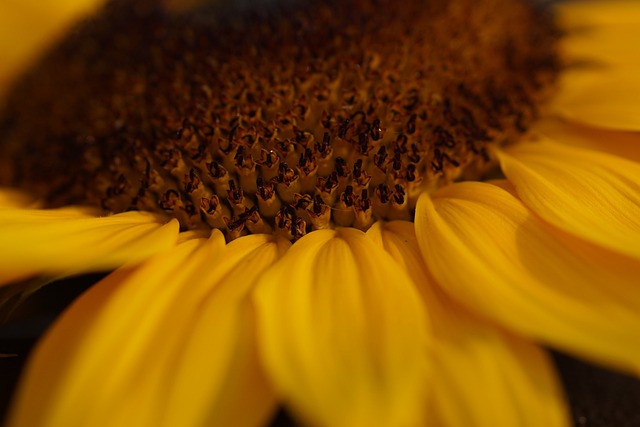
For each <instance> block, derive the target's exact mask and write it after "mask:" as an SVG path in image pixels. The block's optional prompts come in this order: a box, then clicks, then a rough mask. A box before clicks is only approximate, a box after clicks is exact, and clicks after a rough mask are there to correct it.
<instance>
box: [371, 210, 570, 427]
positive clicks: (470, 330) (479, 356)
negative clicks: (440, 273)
mask: <svg viewBox="0 0 640 427" xmlns="http://www.w3.org/2000/svg"><path fill="white" fill-rule="evenodd" d="M367 235H368V236H369V237H371V238H372V239H373V240H374V241H376V242H377V243H378V245H380V246H383V247H384V249H385V250H386V251H387V252H388V253H389V254H390V255H391V256H392V257H393V258H394V259H395V260H396V261H397V262H398V263H399V264H400V265H402V266H403V267H404V269H405V271H407V273H409V275H410V276H411V278H412V279H413V282H414V283H415V284H416V285H417V286H418V288H419V290H420V293H421V294H422V297H423V301H424V304H425V306H426V307H427V312H428V313H429V315H430V318H431V319H432V322H431V323H432V325H433V335H434V344H433V345H432V354H431V355H432V363H433V364H434V366H433V379H432V381H430V383H429V384H430V385H431V386H432V389H431V390H429V397H430V399H429V403H428V405H427V408H428V411H429V413H428V415H427V416H428V419H429V420H430V421H432V423H433V425H443V426H451V427H454V426H459V427H474V426H477V427H480V426H487V427H493V426H496V425H499V426H514V427H515V426H522V427H524V426H531V427H537V426H568V425H570V423H569V418H568V416H567V411H566V407H565V400H564V396H563V393H562V389H561V386H560V384H559V381H558V378H557V377H556V374H555V372H554V367H553V363H552V362H551V361H550V360H549V357H548V355H547V354H546V353H545V352H544V351H543V350H541V349H540V348H539V347H537V346H536V345H534V344H533V343H531V342H529V341H526V340H524V339H521V338H518V337H515V336H513V335H510V334H508V333H506V332H504V331H502V330H500V329H498V328H496V327H494V326H492V325H491V324H489V323H488V322H487V321H484V320H482V319H480V318H478V317H475V316H473V315H472V314H470V313H469V312H468V311H467V310H466V309H465V308H463V307H462V306H460V305H459V304H458V303H456V302H455V301H453V300H451V299H450V298H448V296H447V295H445V294H443V293H442V292H441V291H440V289H438V288H437V287H435V286H434V285H433V281H432V279H431V277H430V276H429V273H428V271H427V269H426V266H425V264H424V262H423V260H422V255H421V254H420V249H419V247H418V242H417V240H416V237H415V232H414V226H413V224H411V223H408V222H392V223H389V224H384V225H382V224H380V223H378V224H375V225H374V226H373V227H372V228H371V229H369V231H368V232H367Z"/></svg>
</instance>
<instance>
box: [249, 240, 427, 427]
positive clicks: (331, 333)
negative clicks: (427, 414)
mask: <svg viewBox="0 0 640 427" xmlns="http://www.w3.org/2000/svg"><path fill="white" fill-rule="evenodd" d="M419 298H420V297H419V295H418V294H417V292H416V290H415V289H414V288H413V285H412V283H411V280H410V279H409V277H407V276H406V274H405V273H404V272H403V271H402V270H401V269H400V268H399V267H398V265H397V264H396V263H395V262H394V261H393V259H391V257H390V256H389V255H388V254H386V253H385V252H384V251H383V250H382V249H380V248H378V247H376V246H375V245H373V244H372V242H371V241H370V240H369V239H368V238H367V237H366V236H365V235H364V233H362V232H361V231H358V230H355V229H339V230H338V231H334V230H320V231H314V232H312V233H310V234H308V235H306V236H305V237H303V238H302V239H300V240H299V241H298V242H297V243H295V244H294V245H293V247H292V249H291V250H290V251H289V252H288V253H287V254H286V255H285V257H284V258H283V259H282V260H281V261H280V262H279V263H278V264H276V265H275V266H274V267H273V268H272V269H271V270H269V271H268V272H267V273H266V274H265V276H264V277H263V279H262V280H261V281H260V282H259V285H258V287H257V288H256V295H255V302H256V308H257V314H258V337H259V343H260V350H261V354H262V355H263V357H264V361H265V366H266V368H267V372H268V374H269V377H270V378H271V379H272V381H273V383H274V386H275V387H276V389H277V390H278V392H279V394H280V395H281V396H282V398H283V400H284V402H285V404H286V405H288V406H289V407H291V409H292V410H293V412H294V413H295V414H296V415H297V416H299V417H300V418H301V419H303V420H305V421H307V422H308V423H310V424H311V425H320V426H335V427H339V426H345V427H346V426H348V427H353V426H371V425H377V426H409V425H416V424H417V422H418V418H419V415H420V413H421V406H422V403H423V399H424V396H423V389H424V387H425V385H426V379H427V377H426V374H427V372H426V369H427V365H426V351H427V332H426V331H427V320H426V317H425V315H424V312H423V307H422V305H421V303H420V299H419Z"/></svg>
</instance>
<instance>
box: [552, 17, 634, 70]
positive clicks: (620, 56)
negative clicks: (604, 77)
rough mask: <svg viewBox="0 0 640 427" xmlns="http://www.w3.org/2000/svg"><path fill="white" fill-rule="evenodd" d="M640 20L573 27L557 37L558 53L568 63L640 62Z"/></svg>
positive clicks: (622, 63)
mask: <svg viewBox="0 0 640 427" xmlns="http://www.w3.org/2000/svg"><path fill="white" fill-rule="evenodd" d="M638 40H640V20H639V21H638V22H635V23H633V24H619V25H611V26H604V27H596V28H584V29H582V30H576V31H573V32H570V33H569V34H567V35H565V36H564V37H562V39H561V40H560V49H561V55H562V57H563V59H564V60H565V61H567V62H568V63H570V64H571V63H578V62H583V61H588V62H590V61H596V62H600V63H602V64H609V65H617V66H626V65H635V66H636V67H637V66H638V65H640V43H638Z"/></svg>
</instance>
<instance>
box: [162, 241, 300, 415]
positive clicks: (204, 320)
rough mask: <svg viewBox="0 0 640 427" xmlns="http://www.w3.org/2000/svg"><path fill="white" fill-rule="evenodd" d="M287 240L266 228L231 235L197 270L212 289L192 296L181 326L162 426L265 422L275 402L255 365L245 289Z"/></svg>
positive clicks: (252, 284)
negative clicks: (214, 261)
mask: <svg viewBox="0 0 640 427" xmlns="http://www.w3.org/2000/svg"><path fill="white" fill-rule="evenodd" d="M290 246H291V244H290V243H289V242H288V241H286V240H283V239H278V238H273V237H271V236H268V235H251V236H247V237H243V238H240V239H236V240H234V241H233V242H231V243H230V244H229V245H228V246H227V251H226V253H225V255H224V256H222V257H220V258H219V260H218V266H217V268H215V269H213V271H212V272H211V274H210V275H205V277H207V276H210V277H213V278H214V280H215V288H214V289H213V290H209V291H208V294H207V295H206V297H204V298H203V297H202V296H199V300H200V301H199V302H198V304H197V311H196V314H195V316H194V317H195V319H193V320H191V323H192V324H191V325H190V326H189V327H188V332H187V333H184V332H183V334H184V335H185V339H184V340H183V342H182V344H181V345H180V346H181V350H180V355H179V357H178V358H177V359H176V360H175V364H176V365H175V367H174V368H173V369H174V371H175V372H174V375H175V380H174V381H173V383H172V384H171V386H170V390H168V400H167V408H166V411H165V414H164V420H163V422H164V425H166V426H176V425H181V426H182V425H188V426H191V425H193V426H197V425H198V426H199V425H203V426H204V425H214V426H231V425H233V426H261V425H265V422H266V421H267V419H268V416H269V415H270V414H271V413H272V412H273V410H274V409H275V408H276V406H275V405H276V401H275V395H274V393H273V391H272V389H271V387H270V386H269V385H268V383H267V381H266V379H265V377H264V374H263V371H262V368H261V367H260V365H259V361H258V353H257V348H256V347H257V343H256V337H255V327H254V314H253V310H252V308H251V305H250V301H249V299H248V294H249V293H250V291H251V290H252V288H253V287H254V285H255V283H256V281H257V279H258V278H259V277H260V276H261V275H262V274H263V272H264V271H265V270H266V269H267V268H268V267H270V266H271V265H272V264H273V263H274V262H276V261H277V260H278V258H280V257H281V256H282V254H283V253H284V252H285V251H286V250H287V249H288V248H289V247H290ZM204 285H205V286H209V287H210V285H207V284H206V283H204ZM189 286H190V287H192V286H193V285H192V284H190V285H189ZM204 290H205V291H206V290H207V289H206V288H204ZM194 306H195V304H193V305H189V306H188V307H194ZM191 309H193V308H191ZM203 375H206V377H204V378H203Z"/></svg>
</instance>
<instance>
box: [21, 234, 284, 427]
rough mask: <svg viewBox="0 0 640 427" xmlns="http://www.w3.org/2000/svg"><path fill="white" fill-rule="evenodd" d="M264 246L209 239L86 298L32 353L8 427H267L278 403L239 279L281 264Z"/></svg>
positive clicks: (123, 274)
mask: <svg viewBox="0 0 640 427" xmlns="http://www.w3.org/2000/svg"><path fill="white" fill-rule="evenodd" d="M267 239H268V238H266V237H263V236H260V237H257V238H254V239H250V240H251V241H250V242H245V246H244V247H242V248H240V249H238V245H236V247H235V248H225V246H224V239H223V237H222V235H221V234H220V233H219V232H214V233H213V235H212V237H211V239H210V240H204V239H193V240H189V241H187V242H185V243H183V244H181V245H179V246H177V247H176V248H173V249H172V250H170V251H169V252H166V253H165V254H162V255H160V256H157V257H155V258H153V259H151V260H149V261H148V262H147V263H145V264H143V265H142V266H140V267H139V268H137V269H135V270H118V271H116V272H115V273H113V274H112V275H110V276H108V277H107V278H106V279H104V280H103V281H102V282H100V283H98V284H97V285H96V286H94V287H93V288H91V289H90V290H89V291H88V292H87V293H86V294H84V295H83V296H81V297H80V298H79V299H78V301H76V302H75V303H74V304H73V305H72V307H71V308H70V309H69V310H68V311H67V312H65V313H64V314H63V316H62V317H61V318H60V319H59V320H58V321H57V322H56V324H55V325H54V326H53V328H52V329H51V330H50V331H49V332H48V333H47V335H46V336H45V338H44V339H43V341H42V342H41V343H39V345H38V347H37V349H36V350H35V353H34V355H33V356H32V359H31V360H30V362H29V365H28V367H27V371H26V375H25V377H24V378H23V380H22V382H21V385H20V389H19V391H18V398H17V400H16V402H15V405H14V407H13V410H12V412H11V417H10V422H9V426H34V425H38V426H60V427H62V426H64V427H74V426H89V425H90V426H97V427H99V426H114V425H134V426H154V427H155V426H176V425H180V426H202V425H214V426H215V425H219V426H228V425H239V426H245V425H246V426H257V425H260V424H261V423H264V422H265V421H266V420H265V417H267V416H268V415H269V413H270V411H271V410H272V409H273V408H274V403H275V398H274V395H273V393H271V391H270V389H269V388H268V386H267V384H266V382H265V381H264V378H263V376H262V375H261V371H260V368H259V367H258V365H257V357H256V352H255V341H254V340H253V325H252V318H251V315H250V314H251V313H250V312H248V309H249V306H248V304H247V300H246V298H243V297H242V294H243V293H245V294H246V292H247V290H248V288H249V286H250V283H247V282H243V281H242V280H243V279H248V280H251V277H250V276H252V275H253V276H255V275H258V274H260V271H261V270H262V269H263V268H265V267H266V266H267V265H268V263H270V262H272V261H273V260H274V258H275V257H277V256H278V255H279V252H280V251H279V249H278V245H277V244H273V243H269V242H267V241H266V240H267ZM240 240H243V239H240ZM274 248H275V249H274ZM254 262H255V263H254ZM250 263H251V265H252V269H251V270H250V271H249V270H248V269H246V266H247V265H248V264H250ZM232 285H233V286H232ZM236 287H240V288H242V290H236ZM207 328H208V332H209V333H208V334H205V331H207ZM240 405H243V406H242V407H240ZM230 419H233V420H234V421H233V422H229V420H230ZM176 420H178V421H176Z"/></svg>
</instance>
